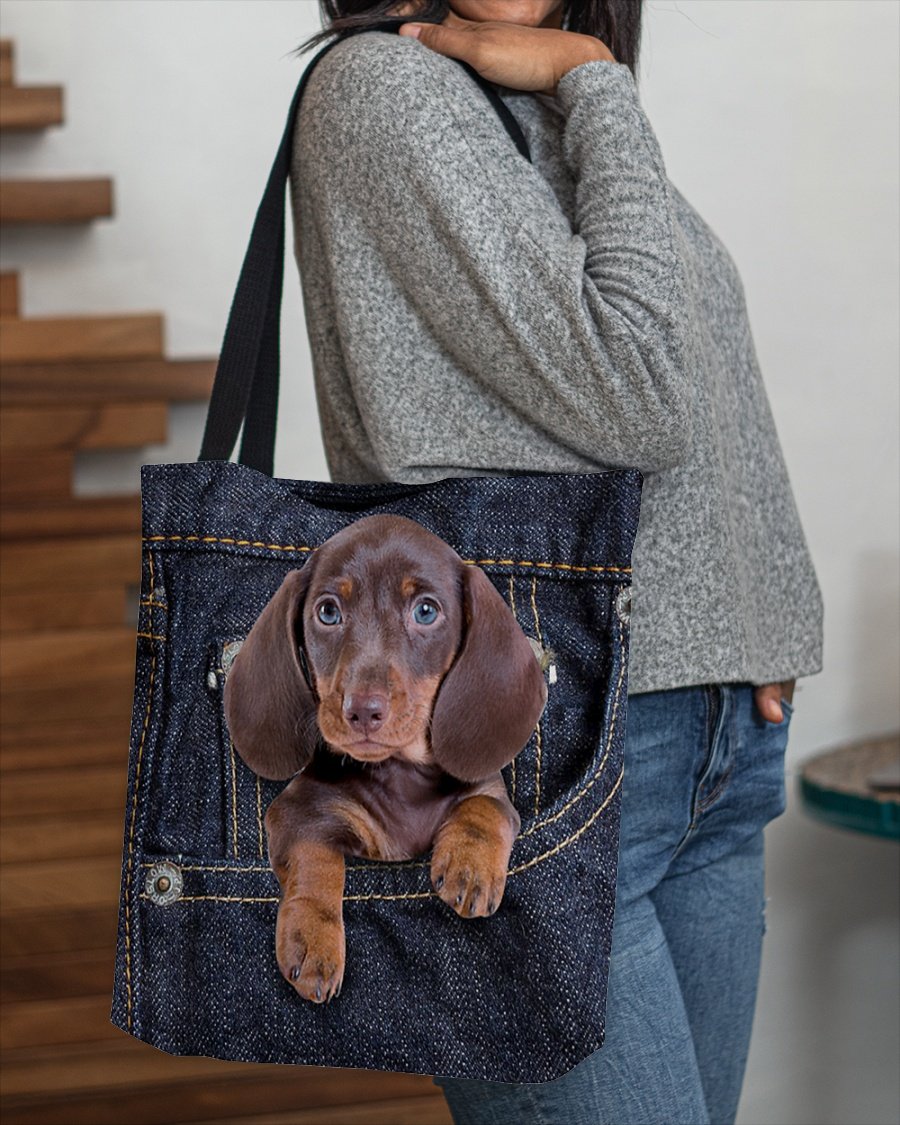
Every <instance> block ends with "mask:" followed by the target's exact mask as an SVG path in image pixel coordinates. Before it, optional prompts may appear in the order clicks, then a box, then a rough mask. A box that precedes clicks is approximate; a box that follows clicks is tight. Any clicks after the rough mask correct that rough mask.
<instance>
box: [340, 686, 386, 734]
mask: <svg viewBox="0 0 900 1125" xmlns="http://www.w3.org/2000/svg"><path fill="white" fill-rule="evenodd" d="M386 716H387V699H385V697H384V696H383V695H377V694H366V693H364V692H355V693H354V694H353V695H348V696H346V697H345V698H344V718H345V719H346V720H347V723H348V724H349V725H350V726H351V727H352V728H353V729H354V730H358V731H361V732H363V733H365V734H373V733H374V732H375V731H376V730H378V728H379V727H380V726H381V725H382V723H383V722H384V720H385V718H386Z"/></svg>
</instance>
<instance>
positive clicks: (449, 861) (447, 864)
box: [431, 827, 509, 918]
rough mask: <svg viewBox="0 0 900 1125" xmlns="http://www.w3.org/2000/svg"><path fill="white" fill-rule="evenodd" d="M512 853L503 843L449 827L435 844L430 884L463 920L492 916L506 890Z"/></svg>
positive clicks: (462, 829)
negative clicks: (507, 870) (477, 837)
mask: <svg viewBox="0 0 900 1125" xmlns="http://www.w3.org/2000/svg"><path fill="white" fill-rule="evenodd" d="M508 862H509V850H508V848H506V847H505V846H504V845H503V843H502V842H501V841H499V840H498V841H495V840H490V839H487V840H484V839H482V840H479V839H473V837H472V836H471V834H470V833H468V832H466V831H465V829H464V828H461V827H460V828H458V829H454V828H453V827H449V828H448V829H447V830H445V832H444V833H443V834H442V836H441V837H440V839H439V840H438V841H437V842H436V843H435V845H434V852H433V854H432V857H431V885H432V886H433V887H434V889H435V891H437V894H438V896H439V897H440V898H441V899H443V901H444V902H446V903H447V905H448V906H451V907H452V908H453V909H454V910H455V911H456V913H457V914H459V915H460V916H461V917H463V918H479V917H485V916H486V915H488V914H493V913H494V912H495V911H496V910H497V907H498V906H499V905H500V900H501V899H502V898H503V891H504V889H505V887H506V868H507V863H508Z"/></svg>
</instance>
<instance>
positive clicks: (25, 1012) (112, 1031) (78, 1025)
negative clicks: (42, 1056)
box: [0, 958, 122, 1051]
mask: <svg viewBox="0 0 900 1125" xmlns="http://www.w3.org/2000/svg"><path fill="white" fill-rule="evenodd" d="M107 972H108V975H109V991H108V992H106V991H104V992H102V993H100V994H99V995H97V996H73V997H65V998H59V999H52V1000H28V1001H25V1002H24V1003H15V1004H4V1005H3V1022H2V1025H0V1048H2V1049H3V1050H4V1051H9V1050H10V1049H16V1048H20V1047H40V1046H43V1045H45V1044H48V1043H60V1044H62V1043H84V1042H86V1041H91V1042H98V1041H100V1040H103V1039H115V1038H116V1037H118V1036H120V1035H121V1034H122V1030H121V1028H118V1027H116V1025H115V1024H114V1023H112V1022H111V1021H110V1018H109V1009H110V993H111V991H112V980H113V963H112V958H110V961H109V965H108V968H107Z"/></svg>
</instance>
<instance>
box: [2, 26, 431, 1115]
mask: <svg viewBox="0 0 900 1125" xmlns="http://www.w3.org/2000/svg"><path fill="white" fill-rule="evenodd" d="M62 123H63V91H62V89H61V87H58V86H31V87H29V86H18V85H16V84H15V83H14V77H13V47H12V44H11V43H10V42H9V41H3V42H0V133H4V134H5V133H8V132H11V131H23V130H31V131H34V130H41V129H46V128H51V127H54V126H59V125H60V124H62ZM112 215H113V208H112V185H111V182H110V181H109V180H105V179H91V180H84V179H82V180H77V179H68V178H67V179H59V180H55V181H51V182H47V181H34V180H20V181H10V180H3V181H2V182H0V222H2V223H3V224H12V223H17V224H18V223H42V224H43V223H57V222H92V221H94V220H96V219H99V218H103V217H111V216H112ZM215 366H216V363H215V360H214V359H203V360H170V359H167V358H166V357H165V354H164V344H163V321H162V317H161V316H160V315H159V314H158V313H153V312H139V313H134V314H129V315H121V314H120V315H110V316H98V315H90V316H79V315H77V314H73V315H67V316H44V317H29V316H23V315H22V310H21V302H20V294H19V277H18V275H17V274H15V273H11V272H7V273H3V274H2V275H0V594H2V599H0V668H2V682H0V782H2V787H0V829H2V841H3V846H2V853H0V901H2V905H0V949H2V953H3V961H2V966H0V1004H2V1007H0V1049H2V1056H0V1057H2V1073H3V1079H2V1116H3V1121H4V1122H5V1125H38V1123H40V1125H53V1123H59V1125H79V1123H83V1125H104V1123H109V1125H121V1123H122V1122H124V1121H128V1122H130V1123H133V1125H142V1123H163V1122H194V1123H203V1125H226V1123H228V1125H250V1123H251V1122H252V1123H255V1125H283V1123H284V1125H286V1123H287V1122H291V1123H313V1122H316V1123H323V1125H325V1123H333V1125H353V1123H358V1125H363V1123H372V1125H378V1123H390V1125H406V1123H408V1125H413V1123H415V1125H437V1123H447V1122H450V1120H451V1118H450V1114H449V1111H448V1110H447V1107H446V1104H445V1102H444V1098H443V1095H442V1094H441V1093H440V1091H439V1090H438V1089H437V1088H436V1087H435V1086H434V1085H433V1084H432V1082H431V1080H430V1079H429V1078H428V1077H426V1076H419V1075H406V1074H396V1075H395V1074H384V1073H378V1072H374V1071H361V1070H338V1069H331V1068H324V1067H289V1066H274V1065H255V1064H238V1063H228V1062H222V1061H219V1060H216V1059H207V1058H197V1057H188V1058H179V1057H174V1056H170V1055H167V1054H165V1053H164V1052H161V1051H158V1050H156V1049H155V1048H153V1047H150V1046H148V1045H146V1044H144V1043H141V1042H140V1041H138V1040H136V1039H133V1038H131V1037H130V1036H128V1035H126V1034H125V1033H124V1032H122V1031H121V1030H120V1029H118V1028H117V1027H115V1026H113V1024H112V1023H110V1020H109V1010H110V1003H111V994H112V982H113V957H114V949H115V940H116V917H117V905H118V893H119V875H120V862H121V854H122V835H123V824H124V808H125V787H126V776H127V761H128V743H129V735H130V722H131V705H132V693H133V690H134V655H135V630H136V627H137V622H136V615H135V605H134V604H133V599H136V595H137V587H138V583H139V580H140V535H141V522H140V493H139V483H140V482H139V480H135V489H134V491H133V493H131V494H128V495H124V496H123V495H114V496H108V497H104V496H92V497H76V496H74V495H73V494H72V470H73V464H74V460H75V456H76V454H77V453H78V452H79V451H81V450H89V449H125V448H131V449H137V448H140V447H142V446H144V445H145V444H147V443H159V442H164V441H165V440H166V424H167V415H168V406H169V404H170V403H172V402H176V401H204V400H207V399H208V397H209V394H210V392H211V389H212V383H213V379H214V376H215Z"/></svg>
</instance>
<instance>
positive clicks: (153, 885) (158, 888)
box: [144, 861, 184, 906]
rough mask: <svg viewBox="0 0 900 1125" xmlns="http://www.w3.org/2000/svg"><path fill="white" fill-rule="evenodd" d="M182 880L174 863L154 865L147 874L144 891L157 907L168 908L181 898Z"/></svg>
mask: <svg viewBox="0 0 900 1125" xmlns="http://www.w3.org/2000/svg"><path fill="white" fill-rule="evenodd" d="M183 888H184V880H183V879H182V876H181V868H180V867H178V866H177V865H176V864H174V863H166V862H165V861H163V862H161V863H154V864H153V866H152V867H151V868H150V870H149V871H148V872H147V878H146V879H145V880H144V889H145V890H146V892H147V894H148V895H149V896H150V898H151V899H152V900H153V902H155V903H156V905H157V906H168V905H169V903H170V902H177V901H178V899H180V898H181V892H182V890H183Z"/></svg>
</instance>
